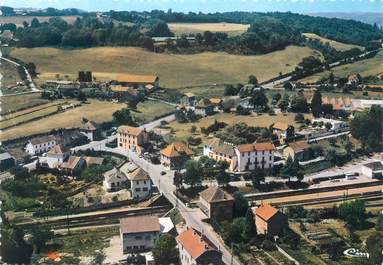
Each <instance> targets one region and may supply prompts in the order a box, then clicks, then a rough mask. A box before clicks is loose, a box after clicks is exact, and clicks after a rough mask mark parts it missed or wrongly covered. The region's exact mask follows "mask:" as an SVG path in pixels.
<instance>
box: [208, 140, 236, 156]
mask: <svg viewBox="0 0 383 265" xmlns="http://www.w3.org/2000/svg"><path fill="white" fill-rule="evenodd" d="M207 145H208V146H209V147H210V148H211V149H213V151H214V152H216V153H222V154H225V155H227V156H235V151H234V146H233V145H231V144H228V143H225V142H224V141H222V140H221V139H219V138H213V139H212V140H210V141H209V142H208V143H207Z"/></svg>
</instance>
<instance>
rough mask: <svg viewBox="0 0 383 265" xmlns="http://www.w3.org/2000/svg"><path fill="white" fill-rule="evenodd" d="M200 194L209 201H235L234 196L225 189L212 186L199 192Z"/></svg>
mask: <svg viewBox="0 0 383 265" xmlns="http://www.w3.org/2000/svg"><path fill="white" fill-rule="evenodd" d="M199 195H200V196H201V197H202V198H203V199H204V200H205V201H207V202H209V203H210V202H221V201H233V200H234V198H233V197H232V196H231V195H230V194H229V193H227V192H226V191H224V190H223V189H221V188H219V187H216V186H212V187H209V188H207V189H206V190H204V191H202V192H200V193H199Z"/></svg>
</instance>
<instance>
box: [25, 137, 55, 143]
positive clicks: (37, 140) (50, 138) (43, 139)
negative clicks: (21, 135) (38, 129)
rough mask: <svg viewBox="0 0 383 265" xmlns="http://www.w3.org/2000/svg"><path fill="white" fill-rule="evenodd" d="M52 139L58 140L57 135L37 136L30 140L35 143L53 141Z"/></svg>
mask: <svg viewBox="0 0 383 265" xmlns="http://www.w3.org/2000/svg"><path fill="white" fill-rule="evenodd" d="M52 141H56V137H55V136H53V135H48V136H41V137H36V138H33V139H31V140H30V142H31V143H32V144H33V145H36V144H43V143H48V142H52Z"/></svg>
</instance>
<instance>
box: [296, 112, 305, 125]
mask: <svg viewBox="0 0 383 265" xmlns="http://www.w3.org/2000/svg"><path fill="white" fill-rule="evenodd" d="M294 120H295V121H296V122H299V123H302V122H304V120H305V116H303V114H302V113H297V114H295V117H294Z"/></svg>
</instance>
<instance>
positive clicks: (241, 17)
mask: <svg viewBox="0 0 383 265" xmlns="http://www.w3.org/2000/svg"><path fill="white" fill-rule="evenodd" d="M3 10H4V7H3ZM4 11H6V13H7V14H8V15H11V14H12V10H9V8H8V9H6V10H4ZM34 12H35V13H36V14H35V15H36V16H37V18H35V19H33V21H32V22H31V23H30V25H29V24H28V23H26V22H25V23H24V25H23V27H18V28H16V26H15V25H14V24H3V25H1V26H0V30H4V29H8V30H11V31H13V32H14V33H15V38H16V39H17V40H18V41H17V42H16V43H15V45H17V46H21V47H39V46H70V47H87V46H105V45H119V46H140V47H145V48H147V49H150V50H153V47H154V43H153V40H152V37H171V36H174V34H173V33H172V32H171V31H170V30H169V27H168V25H167V23H168V22H223V21H224V22H234V23H245V24H250V27H249V29H248V30H247V31H246V32H244V33H243V34H241V35H240V36H233V37H229V36H228V35H227V34H225V33H213V32H209V31H206V32H204V33H203V34H195V35H193V36H194V37H195V41H193V42H189V40H188V39H187V38H186V36H183V37H182V38H180V39H178V40H177V41H176V42H174V43H168V45H167V46H166V45H165V47H162V50H161V49H157V51H158V52H161V51H164V50H166V51H172V52H179V53H195V52H202V51H225V52H229V53H237V54H262V53H268V52H272V51H275V50H280V49H284V48H285V47H286V46H288V45H292V44H293V45H308V46H309V47H311V48H314V49H317V50H319V51H320V52H322V53H323V54H324V56H325V59H326V61H327V62H329V63H331V62H334V61H337V60H339V59H342V58H345V57H347V56H350V55H358V54H360V53H361V52H362V51H360V50H353V51H350V52H343V53H342V52H338V51H336V50H335V49H333V48H331V47H330V46H329V45H326V44H323V43H320V42H316V41H314V40H306V39H305V38H304V37H302V34H301V33H303V32H312V33H316V34H318V35H320V36H322V37H326V38H329V39H333V40H338V41H342V42H345V43H353V44H359V45H362V46H364V47H368V48H369V49H373V48H376V47H379V45H380V43H381V39H383V31H382V30H381V29H379V28H378V27H376V26H372V25H368V24H364V23H361V22H356V21H352V20H342V19H329V18H320V17H312V16H307V15H299V14H293V13H289V12H287V13H280V12H273V13H255V12H226V13H212V14H203V13H192V12H189V13H187V14H184V13H178V12H172V11H171V10H169V11H168V12H164V11H159V10H153V11H151V12H134V11H119V12H116V11H109V12H106V13H104V14H103V16H102V17H99V16H96V14H95V13H82V15H81V16H79V17H78V18H77V20H76V21H75V23H74V24H68V23H67V22H65V21H64V20H62V19H61V18H60V17H59V15H60V14H77V15H78V14H80V11H79V10H76V9H66V10H56V9H53V8H51V9H47V10H45V11H34ZM81 12H82V11H81ZM41 14H45V15H46V14H50V15H52V16H53V17H52V18H51V19H50V20H49V21H48V22H42V23H40V22H39V20H38V15H41Z"/></svg>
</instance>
